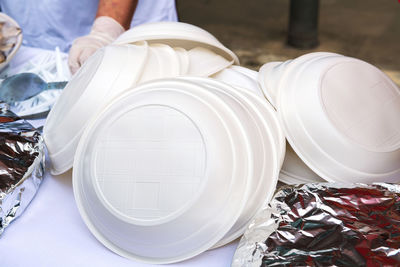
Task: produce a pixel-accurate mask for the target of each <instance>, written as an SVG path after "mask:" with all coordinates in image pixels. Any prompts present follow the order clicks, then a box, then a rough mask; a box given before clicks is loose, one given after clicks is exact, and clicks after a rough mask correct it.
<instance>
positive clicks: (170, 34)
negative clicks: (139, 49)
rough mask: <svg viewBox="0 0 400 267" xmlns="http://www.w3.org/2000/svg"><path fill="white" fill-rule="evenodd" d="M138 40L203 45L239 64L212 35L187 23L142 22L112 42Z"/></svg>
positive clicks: (123, 42) (232, 54) (176, 44)
mask: <svg viewBox="0 0 400 267" xmlns="http://www.w3.org/2000/svg"><path fill="white" fill-rule="evenodd" d="M138 41H148V42H149V43H153V42H156V43H160V42H161V43H164V44H167V45H171V46H172V47H182V48H185V49H186V50H190V49H192V48H195V47H203V48H206V49H209V50H211V51H214V52H215V53H216V54H218V55H221V56H223V57H224V58H226V59H227V60H228V61H234V62H235V63H236V64H239V59H238V58H237V56H236V55H235V54H234V53H233V52H232V51H231V50H229V49H228V48H226V47H225V46H224V45H222V44H221V43H220V42H219V41H218V40H217V39H216V38H215V37H214V36H213V35H211V34H210V33H209V32H207V31H205V30H203V29H201V28H199V27H197V26H194V25H191V24H187V23H182V22H153V23H146V24H142V25H139V26H136V27H134V28H132V29H130V30H128V31H126V32H124V33H123V34H121V35H120V36H119V37H118V38H117V39H116V40H115V41H114V43H115V44H129V43H135V42H138Z"/></svg>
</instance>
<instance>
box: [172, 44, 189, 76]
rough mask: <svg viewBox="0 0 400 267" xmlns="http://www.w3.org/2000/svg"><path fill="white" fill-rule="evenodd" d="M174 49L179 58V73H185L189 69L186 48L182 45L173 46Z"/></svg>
mask: <svg viewBox="0 0 400 267" xmlns="http://www.w3.org/2000/svg"><path fill="white" fill-rule="evenodd" d="M174 50H175V53H176V54H177V56H178V59H179V66H180V68H179V73H180V75H186V74H187V72H188V70H189V55H188V53H187V51H186V49H183V48H182V47H174Z"/></svg>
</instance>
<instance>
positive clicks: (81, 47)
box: [68, 16, 125, 74]
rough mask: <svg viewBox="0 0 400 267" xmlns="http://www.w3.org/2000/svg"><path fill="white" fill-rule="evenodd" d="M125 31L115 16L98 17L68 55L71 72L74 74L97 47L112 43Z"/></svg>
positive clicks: (75, 42)
mask: <svg viewBox="0 0 400 267" xmlns="http://www.w3.org/2000/svg"><path fill="white" fill-rule="evenodd" d="M124 31H125V29H124V28H123V27H122V26H121V24H119V23H118V22H117V21H116V20H114V19H113V18H110V17H106V16H102V17H98V18H96V19H95V21H94V23H93V26H92V30H91V31H90V33H89V34H88V35H86V36H82V37H79V38H77V39H76V40H75V41H74V42H73V43H72V47H71V49H70V50H69V57H68V65H69V68H70V70H71V73H72V74H74V73H75V72H76V71H77V70H78V69H79V68H80V66H82V65H83V63H84V62H85V61H86V60H87V59H88V58H89V57H90V56H91V55H92V54H94V52H96V51H97V49H99V48H101V47H103V46H106V45H108V44H110V43H111V42H112V41H114V40H115V39H116V38H117V37H118V36H119V35H121V34H122V33H123V32H124Z"/></svg>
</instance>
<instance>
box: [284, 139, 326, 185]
mask: <svg viewBox="0 0 400 267" xmlns="http://www.w3.org/2000/svg"><path fill="white" fill-rule="evenodd" d="M279 181H281V182H284V183H285V184H306V183H321V182H325V180H324V179H322V178H321V177H319V176H318V175H317V174H316V173H315V172H313V171H312V170H311V169H310V168H309V167H307V165H306V164H305V163H304V162H303V161H302V160H301V159H300V158H299V156H297V154H296V152H294V151H293V148H292V147H291V146H290V145H289V144H287V145H286V154H285V161H284V162H283V166H282V169H281V172H280V174H279Z"/></svg>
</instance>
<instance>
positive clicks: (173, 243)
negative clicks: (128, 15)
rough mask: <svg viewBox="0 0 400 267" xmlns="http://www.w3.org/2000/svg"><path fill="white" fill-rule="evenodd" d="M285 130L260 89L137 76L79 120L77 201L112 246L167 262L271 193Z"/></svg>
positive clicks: (222, 235) (227, 233)
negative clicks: (93, 114)
mask: <svg viewBox="0 0 400 267" xmlns="http://www.w3.org/2000/svg"><path fill="white" fill-rule="evenodd" d="M284 145H285V143H284V138H283V135H282V132H281V130H280V126H279V123H278V121H277V118H276V115H275V112H274V111H273V109H272V108H271V107H270V106H269V104H268V103H267V102H266V101H262V100H261V98H260V97H258V96H257V95H255V94H253V93H251V92H249V91H246V90H241V89H237V88H233V87H232V86H229V85H227V84H224V83H222V82H219V81H216V80H213V79H208V78H207V79H206V78H198V77H186V78H182V79H163V80H158V81H153V82H149V83H145V84H142V85H139V86H137V87H135V88H132V90H128V91H127V92H126V93H124V94H122V95H120V96H119V97H118V98H116V99H114V100H113V101H112V102H111V103H109V104H108V105H107V107H105V108H103V111H102V112H101V113H100V114H99V115H98V116H96V117H94V118H92V120H91V122H90V123H89V124H88V126H87V127H86V129H85V132H84V134H83V135H82V138H81V140H80V142H79V146H78V149H77V152H76V156H75V161H74V172H73V185H74V193H75V197H76V201H77V204H78V207H79V211H80V213H81V215H82V217H83V219H84V221H85V223H86V224H87V225H88V227H89V229H90V230H91V231H92V233H93V234H94V235H95V236H96V237H97V239H98V240H99V241H100V242H102V243H103V244H104V245H105V246H107V247H108V248H110V249H111V250H113V251H114V252H116V253H118V254H120V255H122V256H125V257H127V258H132V259H135V260H139V261H144V262H151V263H170V262H177V261H181V260H184V259H187V258H190V257H193V256H195V255H197V254H199V253H201V252H203V251H205V250H207V249H210V248H212V247H217V246H221V245H224V244H226V243H228V242H230V241H232V240H234V239H235V238H237V237H239V236H240V235H241V234H242V233H243V231H244V230H245V227H246V226H247V224H248V223H249V221H250V220H251V219H252V218H253V216H254V215H255V214H256V213H257V211H258V210H260V209H261V208H262V206H263V205H265V204H266V203H267V202H268V201H269V200H270V198H271V196H272V194H273V192H274V190H275V187H276V182H277V178H278V173H279V168H280V156H281V155H280V153H281V151H282V147H284Z"/></svg>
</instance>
